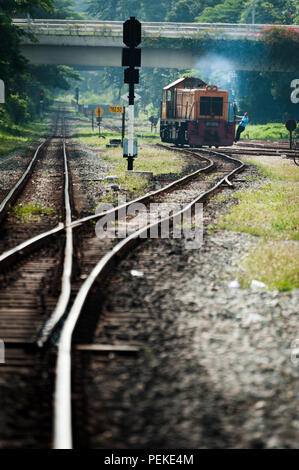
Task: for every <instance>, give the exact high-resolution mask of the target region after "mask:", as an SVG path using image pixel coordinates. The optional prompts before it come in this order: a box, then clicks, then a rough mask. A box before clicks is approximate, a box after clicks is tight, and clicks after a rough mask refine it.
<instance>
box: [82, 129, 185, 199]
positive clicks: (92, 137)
mask: <svg viewBox="0 0 299 470" xmlns="http://www.w3.org/2000/svg"><path fill="white" fill-rule="evenodd" d="M103 135H105V139H104V138H99V136H98V133H97V131H94V132H92V130H91V129H90V128H87V127H86V126H85V127H83V126H82V127H81V126H80V127H79V128H77V132H76V134H75V135H74V137H75V138H76V139H77V140H78V141H79V142H82V143H85V144H86V145H89V146H91V147H96V148H97V150H98V151H99V156H100V158H102V159H103V160H107V161H108V162H110V163H112V164H113V173H114V174H115V175H117V176H118V183H119V184H120V185H121V187H122V189H126V190H129V191H131V192H134V193H135V195H136V196H138V195H139V194H141V193H142V192H143V191H144V190H145V188H146V186H147V185H148V180H147V179H145V178H143V177H140V176H129V177H128V176H126V170H127V160H126V159H125V158H123V150H122V148H121V147H116V148H106V144H109V140H110V139H115V138H120V135H119V133H117V132H113V131H106V130H105V131H103ZM156 142H160V137H158V136H155V135H154V134H153V135H152V134H144V137H142V138H139V139H138V146H139V148H138V157H137V158H136V159H135V160H134V170H137V171H150V172H152V173H153V174H154V175H159V174H169V173H176V174H177V175H180V174H181V173H182V172H183V171H184V170H185V169H186V168H187V167H188V165H189V164H190V157H189V158H188V157H187V156H184V155H182V154H181V153H179V152H178V153H175V152H173V151H171V150H164V149H161V148H155V147H153V146H152V145H150V144H154V143H156ZM105 202H111V201H108V200H107V201H105Z"/></svg>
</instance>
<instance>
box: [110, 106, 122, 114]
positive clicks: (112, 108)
mask: <svg viewBox="0 0 299 470" xmlns="http://www.w3.org/2000/svg"><path fill="white" fill-rule="evenodd" d="M122 112H123V107H122V106H109V113H122Z"/></svg>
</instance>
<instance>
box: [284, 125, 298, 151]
mask: <svg viewBox="0 0 299 470" xmlns="http://www.w3.org/2000/svg"><path fill="white" fill-rule="evenodd" d="M285 126H286V128H287V130H288V131H289V133H290V150H292V148H293V138H292V134H293V131H294V130H295V129H296V127H297V123H296V121H295V120H294V119H289V120H288V121H287V122H286V124H285Z"/></svg>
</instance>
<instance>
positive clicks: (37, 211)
mask: <svg viewBox="0 0 299 470" xmlns="http://www.w3.org/2000/svg"><path fill="white" fill-rule="evenodd" d="M8 215H9V216H13V217H15V218H16V219H17V220H18V221H21V222H30V221H31V220H33V219H34V220H36V219H38V218H40V217H44V216H53V215H55V211H54V209H52V208H50V207H41V206H40V205H39V204H33V202H31V203H30V204H28V205H26V206H25V205H22V204H17V205H15V206H14V207H13V208H12V209H10V210H9V211H8Z"/></svg>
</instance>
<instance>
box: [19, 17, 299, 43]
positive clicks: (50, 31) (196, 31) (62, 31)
mask: <svg viewBox="0 0 299 470" xmlns="http://www.w3.org/2000/svg"><path fill="white" fill-rule="evenodd" d="M14 24H15V25H17V26H19V27H22V28H24V29H26V30H30V31H31V32H33V33H34V34H37V35H78V36H80V35H84V36H116V37H119V36H122V33H123V22H122V21H92V20H86V21H85V20H84V21H74V20H57V19H55V20H39V19H37V20H30V22H28V20H26V19H15V20H14ZM271 26H279V27H282V28H290V27H292V28H294V29H296V30H298V31H299V25H270V24H255V25H252V24H239V23H237V24H234V23H165V22H152V23H149V22H144V23H142V34H143V36H145V37H154V36H158V37H168V38H172V37H173V38H175V37H182V36H183V37H194V36H196V35H200V34H202V33H203V34H205V33H208V34H212V35H217V34H218V35H220V36H232V37H235V38H238V37H244V36H245V37H248V38H250V39H255V38H256V37H257V36H259V34H260V33H261V32H262V31H263V30H264V29H266V28H269V27H271Z"/></svg>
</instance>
